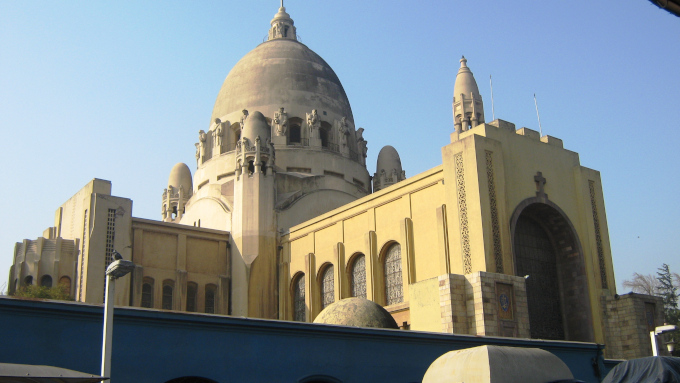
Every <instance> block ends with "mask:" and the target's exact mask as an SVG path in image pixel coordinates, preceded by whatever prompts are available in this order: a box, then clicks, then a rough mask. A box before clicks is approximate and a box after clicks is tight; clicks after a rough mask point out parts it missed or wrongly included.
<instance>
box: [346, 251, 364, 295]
mask: <svg viewBox="0 0 680 383" xmlns="http://www.w3.org/2000/svg"><path fill="white" fill-rule="evenodd" d="M350 288H351V290H352V291H351V293H352V296H353V297H359V298H366V257H365V256H364V255H363V254H359V255H357V256H356V257H354V262H353V263H352V282H351V283H350Z"/></svg>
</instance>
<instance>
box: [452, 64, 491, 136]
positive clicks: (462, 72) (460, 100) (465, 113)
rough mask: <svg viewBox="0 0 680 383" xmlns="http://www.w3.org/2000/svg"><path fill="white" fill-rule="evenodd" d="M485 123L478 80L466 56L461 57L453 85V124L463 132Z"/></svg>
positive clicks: (458, 130) (457, 129)
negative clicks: (469, 66) (468, 64)
mask: <svg viewBox="0 0 680 383" xmlns="http://www.w3.org/2000/svg"><path fill="white" fill-rule="evenodd" d="M483 123H484V103H483V102H482V96H481V95H480V94H479V88H478V87H477V81H475V76H473V75H472V72H471V71H470V68H468V66H467V59H465V56H463V58H461V59H460V69H458V74H457V75H456V84H455V85H454V86H453V124H454V125H455V127H456V131H457V132H459V133H461V132H464V131H466V130H469V129H472V128H474V127H475V126H477V125H479V124H483Z"/></svg>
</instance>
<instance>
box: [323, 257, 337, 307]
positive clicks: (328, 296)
mask: <svg viewBox="0 0 680 383" xmlns="http://www.w3.org/2000/svg"><path fill="white" fill-rule="evenodd" d="M334 291H335V286H334V279H333V265H330V266H328V267H326V268H325V269H324V271H323V279H322V280H321V309H322V310H323V309H325V308H326V306H328V305H330V304H331V303H333V302H335V297H334V296H333V293H334Z"/></svg>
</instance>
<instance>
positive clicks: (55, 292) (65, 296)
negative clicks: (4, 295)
mask: <svg viewBox="0 0 680 383" xmlns="http://www.w3.org/2000/svg"><path fill="white" fill-rule="evenodd" d="M14 297H16V298H29V299H56V300H60V301H72V300H73V298H71V296H70V295H69V293H68V290H67V287H66V286H65V285H61V284H60V285H58V286H55V287H46V286H34V285H28V286H25V287H21V288H19V289H18V290H17V291H16V292H15V293H14Z"/></svg>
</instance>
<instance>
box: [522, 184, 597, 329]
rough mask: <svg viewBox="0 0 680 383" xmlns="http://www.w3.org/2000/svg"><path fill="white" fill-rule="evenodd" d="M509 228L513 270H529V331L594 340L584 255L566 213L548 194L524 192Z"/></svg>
mask: <svg viewBox="0 0 680 383" xmlns="http://www.w3.org/2000/svg"><path fill="white" fill-rule="evenodd" d="M510 230H511V234H512V251H513V257H514V258H513V260H514V266H515V270H514V271H515V275H517V276H527V275H528V277H527V278H526V288H527V301H528V302H527V303H528V306H529V324H530V330H531V337H532V338H541V339H557V340H570V341H583V342H592V341H594V339H595V338H594V334H593V326H592V312H591V305H590V296H589V295H588V279H587V275H586V266H585V256H584V253H583V248H582V247H581V243H580V241H579V238H578V234H577V233H576V230H575V229H574V226H573V225H572V223H571V221H570V220H569V218H568V217H567V215H566V214H565V213H564V212H563V211H562V209H560V208H559V206H557V205H556V204H554V203H553V202H551V201H549V200H547V199H546V198H541V197H534V198H528V199H526V200H524V201H522V202H521V203H520V204H519V205H518V206H517V208H515V211H514V213H513V214H512V218H511V220H510Z"/></svg>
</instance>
